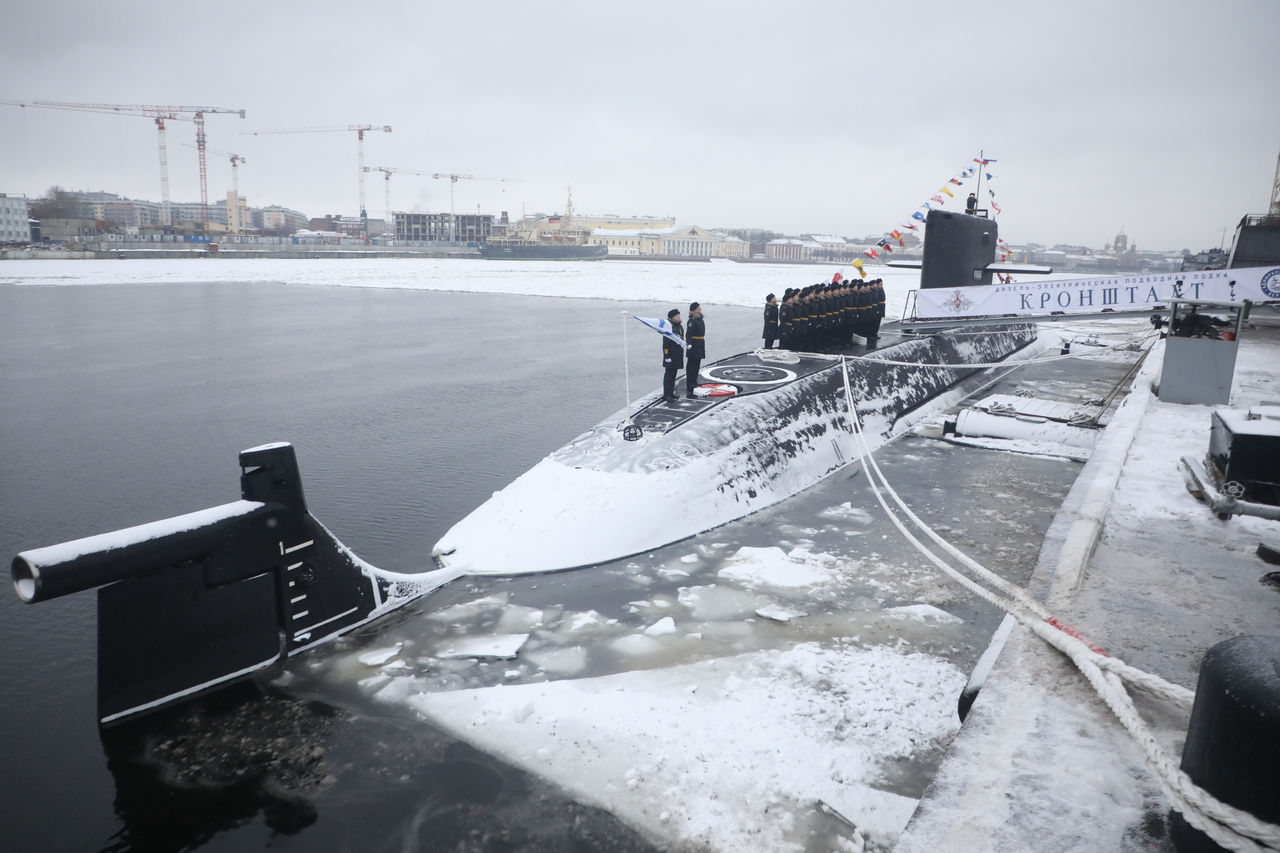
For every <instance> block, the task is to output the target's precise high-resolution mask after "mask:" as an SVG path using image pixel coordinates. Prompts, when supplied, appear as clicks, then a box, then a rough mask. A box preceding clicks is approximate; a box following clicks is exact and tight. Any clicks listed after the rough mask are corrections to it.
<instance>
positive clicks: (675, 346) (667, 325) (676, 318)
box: [632, 308, 689, 403]
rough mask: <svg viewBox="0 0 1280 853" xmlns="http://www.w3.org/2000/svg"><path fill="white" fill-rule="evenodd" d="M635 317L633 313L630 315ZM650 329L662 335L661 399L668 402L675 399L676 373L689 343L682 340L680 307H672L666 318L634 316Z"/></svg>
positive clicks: (681, 364) (682, 329)
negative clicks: (656, 318)
mask: <svg viewBox="0 0 1280 853" xmlns="http://www.w3.org/2000/svg"><path fill="white" fill-rule="evenodd" d="M632 316H633V317H635V315H634V314H633V315H632ZM636 319H637V320H639V321H640V322H641V323H644V324H645V325H646V326H648V327H649V328H650V329H653V330H654V331H655V332H657V333H658V334H660V335H662V367H663V374H662V399H663V400H664V401H666V402H668V403H674V402H675V401H676V373H677V372H679V370H680V368H682V367H684V351H685V350H687V349H688V348H689V345H688V344H687V343H685V340H684V326H683V325H682V324H681V323H680V309H679V308H672V309H671V310H670V311H668V312H667V319H665V320H655V319H653V318H650V317H636Z"/></svg>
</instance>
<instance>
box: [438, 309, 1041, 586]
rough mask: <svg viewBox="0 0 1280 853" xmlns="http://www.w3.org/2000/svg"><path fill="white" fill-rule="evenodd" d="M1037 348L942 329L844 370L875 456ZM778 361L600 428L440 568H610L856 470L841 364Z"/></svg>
mask: <svg viewBox="0 0 1280 853" xmlns="http://www.w3.org/2000/svg"><path fill="white" fill-rule="evenodd" d="M1035 339H1036V331H1035V327H1034V326H1018V327H1011V328H1005V329H1002V330H1000V331H992V330H988V331H986V332H985V333H979V334H975V330H973V329H969V330H966V331H963V332H961V331H954V332H940V333H938V334H934V335H930V336H928V337H924V338H913V339H906V340H903V341H901V342H899V343H896V344H893V345H891V346H888V347H886V348H884V349H881V350H877V351H876V352H875V353H874V354H872V355H870V356H866V357H862V358H858V359H853V360H850V361H849V382H850V386H851V391H852V395H853V399H854V401H855V406H856V408H857V412H858V418H859V420H860V421H861V422H862V425H863V429H864V430H865V432H866V437H867V441H868V444H869V446H870V447H871V448H872V449H874V448H876V447H878V446H879V445H881V444H883V443H884V442H885V441H886V440H887V439H889V438H890V437H892V436H893V435H895V434H897V433H899V432H902V431H904V430H906V429H908V428H909V427H910V425H911V424H913V423H915V422H916V421H918V420H919V419H921V418H923V417H925V416H926V415H927V414H928V413H929V412H930V411H932V410H933V409H934V408H936V407H937V405H941V404H942V402H943V400H942V399H941V398H943V397H945V396H947V392H948V391H949V390H950V389H953V388H955V386H957V385H958V384H960V383H961V382H963V380H964V379H966V378H967V377H970V376H973V375H974V374H976V373H978V372H980V371H981V370H982V369H983V368H980V367H976V366H974V365H982V364H990V363H994V362H1000V361H1004V360H1006V359H1008V358H1010V357H1011V356H1014V355H1015V354H1016V353H1019V352H1020V351H1023V350H1025V349H1026V348H1027V347H1028V345H1029V344H1031V343H1033V342H1034V341H1035ZM772 352H773V353H774V354H773V355H771V354H770V351H764V352H757V353H744V354H740V355H736V356H732V357H730V358H726V359H722V360H720V361H717V362H714V363H712V364H709V365H706V366H704V367H703V368H702V371H701V378H702V379H703V380H705V381H711V382H715V383H718V384H728V385H732V386H734V387H735V388H737V389H739V393H738V394H736V395H734V396H731V397H724V398H696V399H687V400H679V401H677V402H675V403H667V402H664V401H662V400H661V398H659V397H657V396H656V395H654V396H651V397H649V398H646V399H645V400H642V401H641V403H640V404H639V408H638V409H637V410H636V411H634V412H632V413H630V418H628V414H629V413H628V412H627V411H621V412H618V413H616V414H615V415H613V416H611V417H610V418H607V419H605V420H604V421H602V422H601V423H599V424H597V425H596V426H595V427H594V428H592V429H590V430H588V431H587V432H585V433H583V434H582V435H580V436H578V437H577V438H576V439H574V440H573V441H571V442H570V443H569V444H567V445H565V446H564V447H562V448H560V449H559V450H557V451H555V452H554V453H552V454H551V455H549V456H548V457H546V458H545V459H543V460H542V461H541V462H539V463H538V464H537V465H535V466H534V467H533V468H532V469H530V470H529V471H528V472H526V473H525V474H524V475H522V476H521V477H519V478H518V479H516V480H515V481H514V482H512V483H511V484H510V485H508V486H507V487H506V488H504V489H502V490H501V491H499V492H496V493H495V494H494V495H493V496H492V497H491V498H490V499H489V500H488V501H486V502H485V503H484V504H482V505H481V506H480V507H478V508H477V509H476V510H475V511H474V512H472V513H471V514H470V515H468V516H467V517H466V518H464V519H462V520H461V521H459V522H458V523H457V524H456V525H454V526H453V528H451V529H450V530H449V532H448V533H446V534H445V536H444V537H443V538H442V539H441V540H440V542H439V543H438V544H437V545H436V548H435V550H434V553H435V555H436V558H437V560H438V561H439V562H440V563H441V565H442V566H445V567H447V568H449V569H452V570H454V571H459V572H462V573H464V574H497V575H511V574H525V573H534V572H550V571H557V570H562V569H570V568H577V567H581V566H588V565H594V564H598V563H603V562H608V561H610V560H615V559H619V558H621V557H626V556H630V555H632V554H637V553H642V552H645V551H649V550H652V549H654V548H658V547H661V546H663V545H666V544H669V543H671V542H675V541H678V540H680V539H684V538H687V537H689V536H693V535H695V534H698V533H701V532H703V531H706V530H710V529H712V528H714V527H718V526H720V525H722V524H725V523H727V522H730V521H733V520H735V519H738V518H741V517H743V516H745V515H748V514H750V513H752V512H756V511H758V510H761V509H764V508H766V507H768V506H771V505H773V504H775V503H777V502H779V501H781V500H783V499H785V498H787V497H790V496H792V495H794V494H796V493H798V492H800V491H802V490H804V489H806V488H809V487H810V486H812V485H814V484H816V483H817V482H819V481H820V480H822V479H823V478H825V477H827V476H828V475H830V474H831V473H833V472H835V471H837V470H839V469H841V468H843V467H845V466H846V465H848V464H850V463H851V462H854V461H856V460H857V459H858V458H859V452H858V443H857V436H856V433H855V432H854V424H853V422H852V419H851V418H850V417H849V413H848V409H847V404H846V396H845V385H844V376H843V371H842V370H841V363H840V358H839V357H834V356H827V355H818V354H802V353H796V354H790V360H787V361H779V360H777V359H779V358H780V356H778V355H776V352H777V351H772ZM781 358H786V356H781ZM922 365H930V366H922ZM932 365H943V366H932ZM932 404H937V405H932ZM626 426H638V427H640V431H641V432H642V435H641V436H640V437H639V439H638V440H634V441H629V440H626V438H625V437H624V433H623V428H624V427H626ZM632 435H633V436H634V430H633V431H632Z"/></svg>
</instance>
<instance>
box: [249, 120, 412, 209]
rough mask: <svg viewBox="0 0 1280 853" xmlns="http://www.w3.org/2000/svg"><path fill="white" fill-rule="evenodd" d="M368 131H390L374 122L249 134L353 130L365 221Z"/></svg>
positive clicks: (388, 126) (261, 131) (259, 131)
mask: <svg viewBox="0 0 1280 853" xmlns="http://www.w3.org/2000/svg"><path fill="white" fill-rule="evenodd" d="M368 131H382V132H383V133H390V132H391V125H389V124H383V125H374V124H348V125H345V126H343V127H294V128H286V129H283V130H257V131H252V132H251V135H253V136H261V135H263V134H267V133H343V132H354V133H355V134H356V150H357V152H358V153H359V162H360V168H359V170H358V171H357V172H356V174H357V175H358V176H359V178H360V218H361V219H363V220H365V221H366V222H367V221H368V219H369V214H368V213H367V212H366V211H365V207H364V173H365V172H367V171H368V169H366V168H365V167H364V135H365V133H366V132H368Z"/></svg>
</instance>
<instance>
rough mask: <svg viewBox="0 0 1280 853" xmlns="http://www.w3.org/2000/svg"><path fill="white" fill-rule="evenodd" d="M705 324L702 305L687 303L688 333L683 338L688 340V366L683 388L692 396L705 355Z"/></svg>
mask: <svg viewBox="0 0 1280 853" xmlns="http://www.w3.org/2000/svg"><path fill="white" fill-rule="evenodd" d="M706 338H707V324H706V323H704V322H703V321H702V305H701V304H700V303H697V302H690V303H689V334H688V335H686V336H685V340H686V341H688V342H689V367H688V368H687V369H686V370H685V372H684V390H685V393H686V394H687V395H688V396H689V397H692V396H693V389H694V388H697V387H698V372H699V371H700V370H702V359H703V358H705V357H706V355H707V340H706Z"/></svg>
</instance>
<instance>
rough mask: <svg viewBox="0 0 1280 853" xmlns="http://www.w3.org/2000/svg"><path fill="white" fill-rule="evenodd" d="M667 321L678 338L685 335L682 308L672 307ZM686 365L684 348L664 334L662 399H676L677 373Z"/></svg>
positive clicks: (670, 401)
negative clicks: (681, 315) (681, 319)
mask: <svg viewBox="0 0 1280 853" xmlns="http://www.w3.org/2000/svg"><path fill="white" fill-rule="evenodd" d="M667 322H669V323H670V324H671V332H672V334H674V335H675V336H676V337H677V338H683V337H684V325H683V324H682V323H681V322H680V309H679V308H672V309H671V310H670V311H668V312H667ZM682 367H684V348H683V347H681V346H680V344H678V343H676V342H675V341H673V340H671V339H669V338H668V337H667V336H666V335H663V336H662V369H663V373H662V399H663V400H665V401H666V402H668V403H674V402H675V401H676V373H677V372H679V370H680V368H682Z"/></svg>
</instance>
